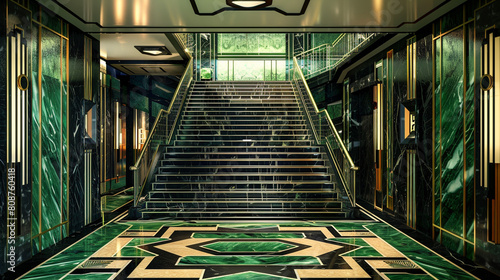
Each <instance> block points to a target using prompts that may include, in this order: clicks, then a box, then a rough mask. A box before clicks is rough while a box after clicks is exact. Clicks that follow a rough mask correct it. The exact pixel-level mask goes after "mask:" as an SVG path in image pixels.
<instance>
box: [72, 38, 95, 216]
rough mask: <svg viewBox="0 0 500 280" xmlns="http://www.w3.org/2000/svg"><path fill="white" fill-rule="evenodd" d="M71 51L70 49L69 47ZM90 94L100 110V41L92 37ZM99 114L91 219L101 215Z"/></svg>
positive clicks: (93, 162)
mask: <svg viewBox="0 0 500 280" xmlns="http://www.w3.org/2000/svg"><path fill="white" fill-rule="evenodd" d="M70 52H71V49H70ZM91 71H92V96H93V102H94V104H96V105H97V106H96V110H97V112H99V110H100V104H99V101H100V79H99V73H100V43H99V41H97V40H94V39H92V70H91ZM100 121H101V120H100V118H99V114H96V127H97V128H98V129H97V136H96V137H97V138H96V142H97V145H96V146H94V147H93V150H92V163H91V165H92V187H91V188H92V192H91V195H92V221H96V220H98V219H99V218H100V216H101V192H100V183H101V178H100V156H99V154H100V149H99V148H100V146H99V145H100V143H101V133H100V129H99V128H100V127H101V122H100Z"/></svg>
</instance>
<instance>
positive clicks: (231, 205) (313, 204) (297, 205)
mask: <svg viewBox="0 0 500 280" xmlns="http://www.w3.org/2000/svg"><path fill="white" fill-rule="evenodd" d="M145 206H146V209H147V210H149V209H155V208H156V209H162V208H168V209H169V210H174V211H175V210H176V209H207V210H209V209H214V208H217V209H220V208H224V209H235V210H242V209H245V208H247V209H255V210H268V209H280V210H285V209H295V210H298V209H304V208H306V209H308V210H312V209H318V210H319V209H332V210H333V209H335V210H337V211H338V210H342V202H338V201H335V202H332V201H321V202H320V201H242V200H228V201H225V200H219V201H216V200H214V201H199V202H193V201H146V205H145Z"/></svg>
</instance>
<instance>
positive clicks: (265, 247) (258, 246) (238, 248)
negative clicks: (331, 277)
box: [202, 241, 297, 252]
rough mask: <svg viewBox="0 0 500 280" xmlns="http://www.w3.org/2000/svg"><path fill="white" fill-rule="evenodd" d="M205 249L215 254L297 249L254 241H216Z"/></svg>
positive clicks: (291, 246) (277, 243) (290, 246)
mask: <svg viewBox="0 0 500 280" xmlns="http://www.w3.org/2000/svg"><path fill="white" fill-rule="evenodd" d="M202 247H205V248H207V249H211V250H214V251H216V252H280V251H285V250H288V249H292V248H297V246H295V245H291V244H287V243H283V242H277V241H268V242H266V241H254V242H230V241H218V242H215V243H211V244H207V245H205V246H202Z"/></svg>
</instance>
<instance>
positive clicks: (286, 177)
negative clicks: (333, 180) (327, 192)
mask: <svg viewBox="0 0 500 280" xmlns="http://www.w3.org/2000/svg"><path fill="white" fill-rule="evenodd" d="M329 179H330V176H329V175H327V174H324V173H310V174H307V173H306V174H295V173H275V174H273V173H267V174H265V173H263V174H258V173H256V174H251V173H249V174H245V173H229V174H228V173H217V174H181V175H179V174H156V175H155V182H157V183H164V182H177V183H184V182H189V183H197V182H207V181H208V182H210V181H247V182H249V183H251V182H261V181H306V180H307V181H313V182H314V181H325V180H329Z"/></svg>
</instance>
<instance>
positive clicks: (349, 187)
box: [293, 57, 358, 206]
mask: <svg viewBox="0 0 500 280" xmlns="http://www.w3.org/2000/svg"><path fill="white" fill-rule="evenodd" d="M293 64H294V74H293V80H295V81H296V82H298V80H300V82H301V83H302V85H303V87H304V88H305V93H304V92H302V90H301V87H299V86H297V88H298V91H299V93H300V94H301V99H302V102H303V105H304V108H305V110H306V113H307V114H308V118H309V122H310V125H311V128H312V130H313V132H314V134H315V137H316V140H317V141H318V142H319V143H322V140H323V139H324V140H325V141H326V143H327V144H328V143H329V142H328V137H329V136H330V135H333V138H334V140H335V141H336V143H337V145H338V147H339V148H340V152H341V155H342V157H343V158H344V162H342V165H343V166H344V164H345V165H347V166H348V167H349V170H350V171H347V170H341V169H342V168H341V167H340V164H341V162H339V160H338V159H337V156H336V155H335V154H334V153H333V151H330V156H331V157H332V158H333V159H334V160H335V161H336V162H335V163H336V167H337V170H338V171H339V172H338V173H339V176H340V177H341V181H342V183H343V184H344V187H345V189H346V191H347V194H348V197H349V199H350V201H351V204H352V205H353V206H356V183H355V182H356V171H357V170H358V167H357V166H356V165H355V164H354V161H353V160H352V158H351V156H350V154H349V151H348V150H347V148H346V147H345V145H344V143H343V141H342V139H341V138H340V134H339V133H338V131H337V129H336V127H335V125H334V124H333V121H332V119H331V117H330V115H329V114H328V111H327V110H326V109H322V110H318V106H317V105H316V102H315V101H314V97H313V95H312V93H311V90H310V88H309V86H308V85H307V81H306V78H305V76H304V74H303V73H302V70H301V69H300V66H299V63H298V61H297V58H296V57H294V58H293ZM296 73H297V74H298V75H299V77H298V78H297V77H296ZM304 95H305V96H306V97H308V99H309V104H310V105H312V107H313V108H314V109H313V112H309V110H310V109H309V110H308V109H307V107H308V106H307V105H306V101H305V100H304ZM311 114H316V115H318V116H319V115H324V118H325V119H326V121H327V125H328V127H329V128H330V132H331V134H325V136H324V137H322V133H321V119H319V129H317V128H316V126H315V125H314V123H313V120H312V119H311ZM318 130H319V131H318ZM344 167H346V166H344ZM351 171H352V172H351ZM346 177H349V178H346Z"/></svg>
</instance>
